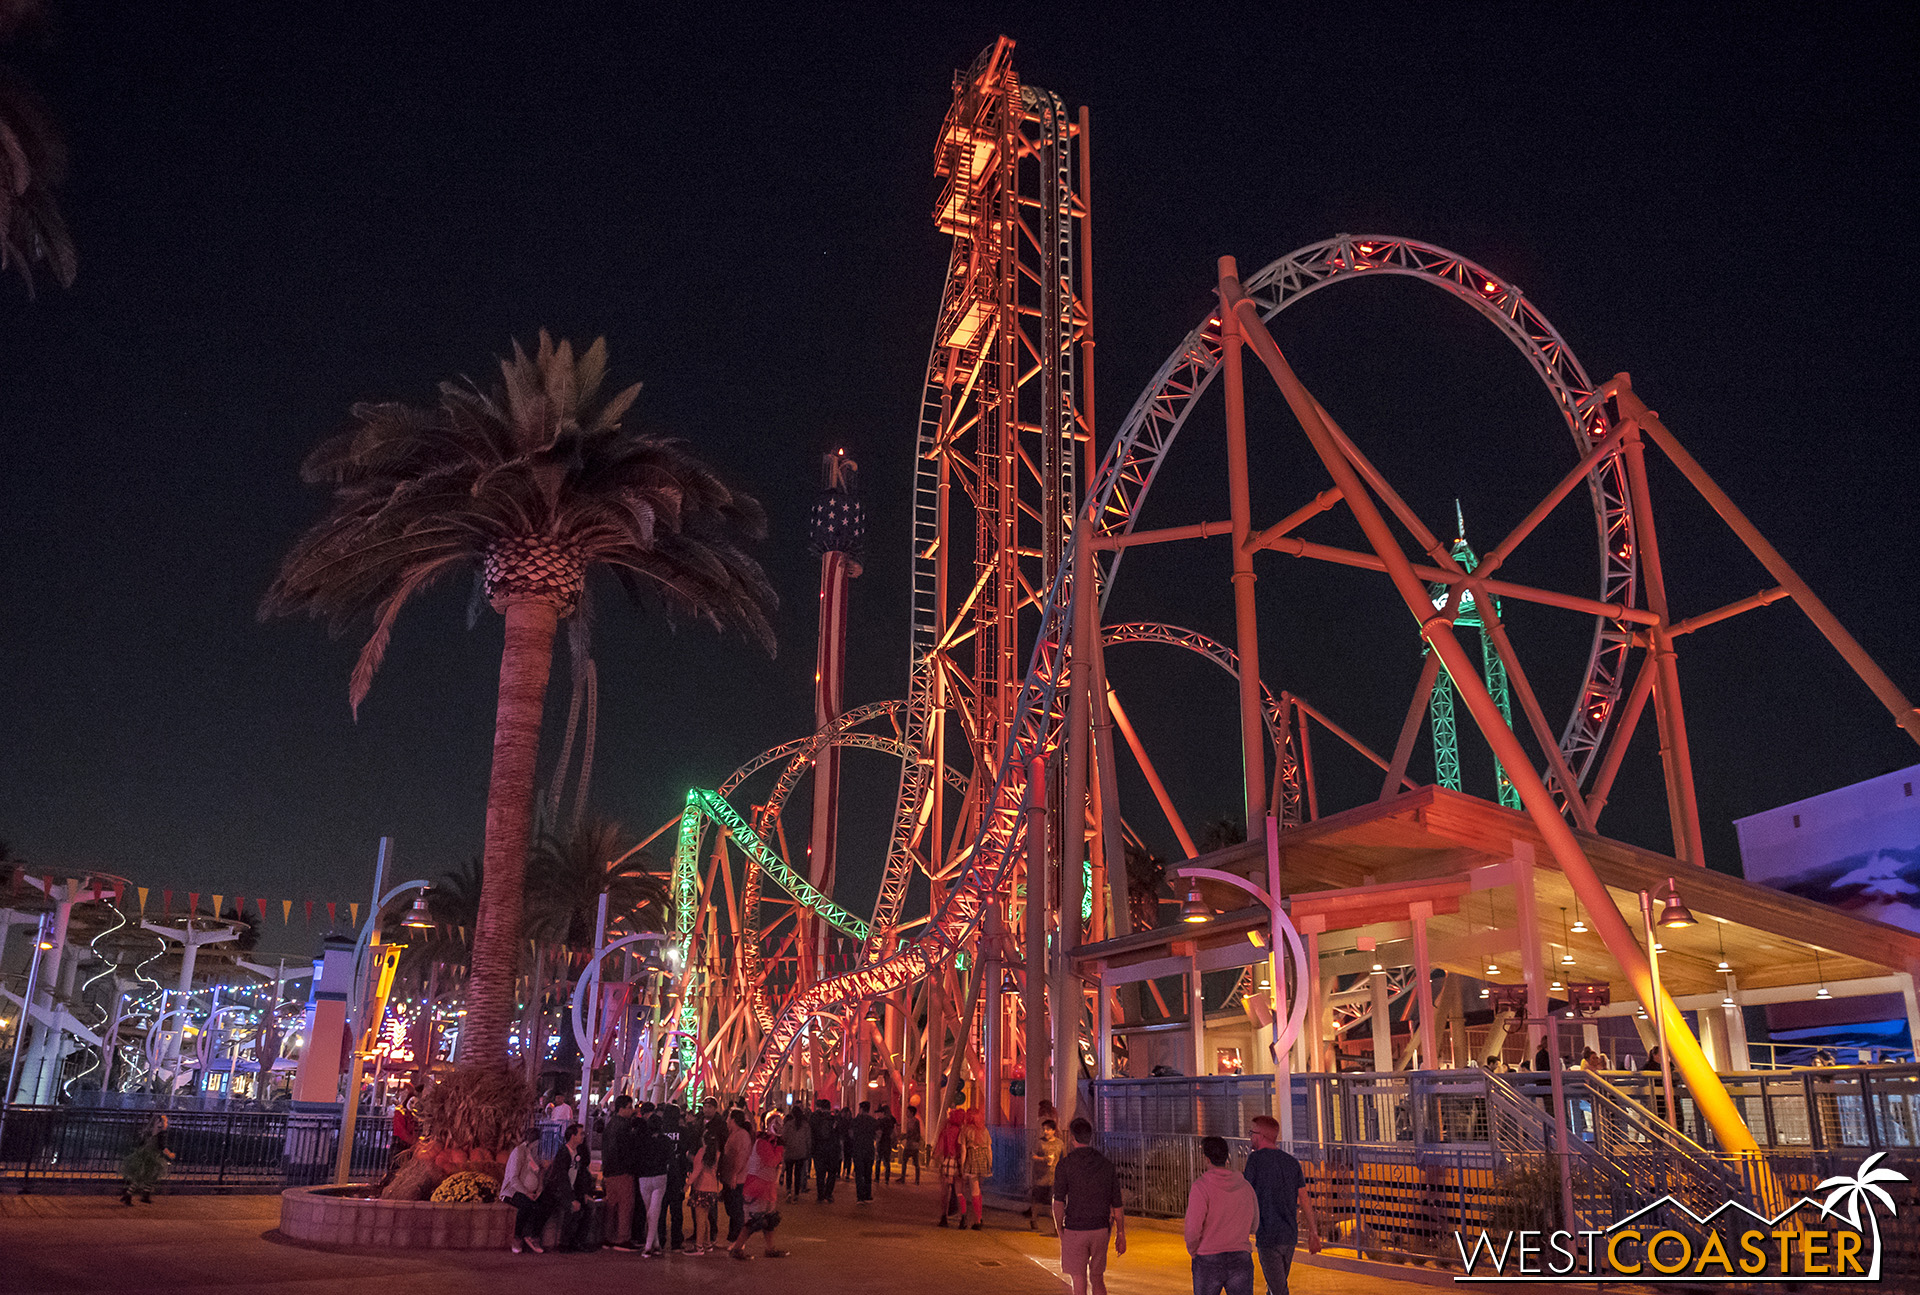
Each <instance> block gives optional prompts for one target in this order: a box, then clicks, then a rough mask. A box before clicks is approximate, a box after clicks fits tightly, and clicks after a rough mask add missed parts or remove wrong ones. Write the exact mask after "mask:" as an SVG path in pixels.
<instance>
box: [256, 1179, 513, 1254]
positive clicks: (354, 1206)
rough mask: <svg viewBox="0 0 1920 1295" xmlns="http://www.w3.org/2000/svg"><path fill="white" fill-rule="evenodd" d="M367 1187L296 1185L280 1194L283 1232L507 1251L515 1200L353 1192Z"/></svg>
mask: <svg viewBox="0 0 1920 1295" xmlns="http://www.w3.org/2000/svg"><path fill="white" fill-rule="evenodd" d="M366 1190H367V1188H365V1187H291V1188H288V1189H287V1190H286V1191H284V1192H282V1193H280V1235H281V1236H283V1237H285V1238H286V1239H287V1240H289V1241H299V1242H303V1243H305V1244H308V1245H320V1246H350V1247H352V1248H354V1249H367V1248H372V1249H395V1250H504V1249H506V1248H507V1242H508V1241H509V1240H510V1239H511V1238H512V1236H513V1207H512V1206H511V1205H500V1204H493V1205H477V1204H458V1205H453V1204H444V1205H443V1204H436V1203H435V1202H433V1201H383V1200H375V1199H372V1198H369V1197H365V1196H353V1195H348V1194H347V1193H351V1192H360V1191H366Z"/></svg>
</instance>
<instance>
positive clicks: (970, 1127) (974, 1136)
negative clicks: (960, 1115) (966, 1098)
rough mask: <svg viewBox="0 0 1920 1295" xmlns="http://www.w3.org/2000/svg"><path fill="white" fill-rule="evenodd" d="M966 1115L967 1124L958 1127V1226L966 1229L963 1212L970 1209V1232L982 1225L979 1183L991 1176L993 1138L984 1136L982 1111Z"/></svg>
mask: <svg viewBox="0 0 1920 1295" xmlns="http://www.w3.org/2000/svg"><path fill="white" fill-rule="evenodd" d="M966 1114H967V1121H966V1123H965V1124H963V1125H961V1127H960V1196H961V1206H962V1211H961V1214H960V1226H961V1227H965V1226H967V1216H966V1212H965V1211H966V1208H967V1207H969V1206H970V1207H971V1208H972V1210H973V1230H974V1231H975V1232H978V1231H979V1230H980V1229H981V1228H982V1227H983V1226H985V1224H984V1223H983V1221H982V1213H981V1204H980V1184H981V1183H982V1182H984V1181H985V1180H987V1179H988V1178H991V1177H993V1139H992V1138H990V1137H988V1136H987V1121H986V1116H985V1114H984V1113H983V1112H980V1111H968V1112H967V1113H966Z"/></svg>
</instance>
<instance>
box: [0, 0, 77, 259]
mask: <svg viewBox="0 0 1920 1295" xmlns="http://www.w3.org/2000/svg"><path fill="white" fill-rule="evenodd" d="M44 18H45V6H44V5H42V4H41V3H40V0H0V44H4V43H10V42H12V41H13V40H15V39H17V38H18V37H20V36H22V35H24V34H26V33H27V32H29V31H32V30H33V29H34V28H35V27H37V26H38V25H39V24H40V23H41V22H42V21H43V20H44ZM66 178H67V145H66V142H65V141H64V140H62V139H61V138H60V132H59V131H58V130H56V129H55V128H54V125H53V118H52V116H51V115H50V114H49V113H48V112H47V109H46V106H45V105H44V104H42V103H41V102H40V97H39V96H38V95H36V94H35V93H34V92H33V90H32V88H31V87H29V86H28V85H27V83H26V82H25V81H24V80H22V79H21V77H20V76H19V74H18V73H16V72H15V71H14V70H13V69H12V68H10V67H7V66H5V65H3V64H0V270H3V269H7V268H9V267H11V268H12V269H13V270H14V271H15V272H16V273H18V274H19V276H20V279H21V282H23V283H25V284H26V285H27V295H28V296H32V295H33V287H34V285H33V267H34V266H35V265H36V264H40V265H44V266H46V268H47V270H48V271H49V272H50V273H51V274H52V275H53V277H54V280H55V281H56V282H57V283H59V285H60V286H61V287H63V288H67V287H71V286H72V285H73V275H74V271H75V270H76V269H77V268H78V263H77V260H76V258H75V256H74V251H73V239H72V237H71V236H69V235H68V233H67V223H66V221H64V220H63V219H61V217H60V208H59V207H58V206H57V205H56V204H55V203H54V200H53V191H54V190H55V189H57V188H59V187H60V186H61V185H62V184H64V183H65V182H66Z"/></svg>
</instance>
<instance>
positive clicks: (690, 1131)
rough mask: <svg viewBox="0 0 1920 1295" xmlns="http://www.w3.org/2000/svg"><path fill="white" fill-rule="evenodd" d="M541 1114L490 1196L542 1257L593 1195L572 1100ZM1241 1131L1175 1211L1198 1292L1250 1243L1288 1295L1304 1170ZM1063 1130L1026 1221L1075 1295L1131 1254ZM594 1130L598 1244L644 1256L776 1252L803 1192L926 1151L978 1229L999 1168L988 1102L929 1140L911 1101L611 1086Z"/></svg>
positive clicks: (1099, 1286) (1269, 1131)
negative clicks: (1231, 1161) (732, 1099)
mask: <svg viewBox="0 0 1920 1295" xmlns="http://www.w3.org/2000/svg"><path fill="white" fill-rule="evenodd" d="M552 1109H553V1110H554V1111H561V1112H562V1113H563V1115H564V1117H565V1118H566V1121H567V1122H566V1124H565V1127H564V1130H563V1134H562V1138H561V1145H560V1147H559V1149H558V1150H557V1151H556V1152H555V1153H554V1154H553V1155H552V1156H551V1157H549V1158H545V1159H543V1158H542V1157H541V1155H540V1143H541V1130H540V1129H539V1128H538V1127H535V1128H529V1129H528V1130H527V1131H526V1133H525V1134H524V1135H523V1137H522V1139H521V1141H520V1144H519V1145H518V1146H517V1147H516V1148H515V1149H514V1150H513V1152H512V1154H511V1155H510V1156H509V1157H508V1160H507V1166H506V1179H505V1182H504V1183H503V1184H502V1187H501V1198H502V1199H503V1200H505V1201H506V1202H507V1203H508V1204H510V1205H512V1206H513V1207H514V1210H515V1218H514V1229H513V1242H512V1248H513V1251H514V1253H515V1254H519V1253H522V1252H523V1251H531V1252H533V1253H536V1254H539V1253H544V1252H545V1248H544V1247H543V1244H542V1241H541V1238H542V1235H543V1233H547V1232H549V1231H552V1232H555V1233H557V1245H558V1246H559V1248H561V1249H563V1250H571V1249H577V1248H580V1247H581V1243H582V1241H583V1240H584V1239H585V1236H586V1229H585V1224H586V1222H587V1220H588V1218H589V1217H590V1209H591V1205H590V1202H591V1198H592V1197H593V1195H594V1192H595V1182H594V1175H593V1169H592V1165H591V1164H590V1154H589V1152H588V1150H587V1130H586V1129H585V1128H584V1127H583V1126H582V1125H581V1124H580V1123H579V1122H578V1121H576V1120H574V1119H572V1116H573V1113H574V1112H573V1108H572V1107H571V1106H564V1107H563V1106H555V1107H554V1108H552ZM550 1113H551V1112H550ZM1248 1133H1249V1136H1250V1139H1251V1141H1252V1144H1253V1150H1252V1152H1251V1153H1250V1154H1249V1155H1248V1156H1247V1159H1246V1164H1245V1167H1244V1168H1243V1169H1240V1170H1234V1169H1231V1168H1229V1167H1228V1158H1229V1149H1228V1146H1227V1143H1226V1141H1225V1140H1224V1139H1222V1138H1219V1137H1208V1138H1204V1139H1202V1140H1201V1143H1200V1150H1201V1153H1202V1154H1203V1155H1204V1156H1205V1157H1206V1160H1207V1162H1208V1164H1209V1166H1210V1167H1209V1168H1208V1169H1207V1170H1206V1171H1205V1172H1204V1173H1202V1174H1201V1175H1200V1177H1199V1178H1198V1179H1197V1180H1195V1182H1194V1183H1193V1186H1192V1189H1191V1191H1190V1192H1189V1195H1188V1201H1187V1211H1186V1220H1185V1236H1186V1245H1187V1251H1188V1254H1189V1255H1190V1257H1191V1261H1192V1276H1193V1288H1194V1295H1252V1292H1253V1284H1254V1272H1255V1270H1254V1261H1253V1255H1254V1253H1255V1252H1256V1251H1257V1252H1258V1254H1259V1256H1260V1268H1261V1270H1262V1271H1264V1272H1265V1274H1266V1279H1267V1286H1268V1289H1269V1292H1270V1295H1286V1291H1287V1278H1288V1274H1289V1271H1290V1269H1291V1267H1292V1261H1293V1251H1294V1246H1295V1244H1296V1242H1297V1240H1298V1235H1299V1209H1300V1207H1301V1206H1302V1205H1303V1204H1304V1202H1305V1199H1306V1178H1305V1175H1304V1173H1303V1172H1302V1170H1301V1167H1300V1162H1299V1161H1297V1160H1295V1159H1294V1158H1293V1157H1292V1156H1291V1155H1289V1154H1288V1153H1287V1152H1286V1151H1284V1150H1282V1149H1281V1148H1280V1146H1279V1138H1280V1126H1279V1124H1278V1123H1277V1122H1276V1121H1275V1120H1273V1119H1272V1118H1270V1117H1268V1116H1258V1117H1256V1118H1255V1119H1254V1120H1253V1121H1252V1122H1251V1124H1250V1127H1249V1129H1248ZM1067 1135H1068V1136H1067V1137H1066V1138H1064V1139H1063V1138H1062V1137H1061V1136H1060V1130H1059V1128H1058V1124H1057V1122H1056V1120H1055V1119H1054V1118H1052V1113H1051V1110H1050V1108H1049V1109H1048V1110H1047V1111H1045V1112H1043V1118H1042V1119H1041V1121H1040V1137H1039V1139H1038V1141H1037V1142H1036V1143H1035V1144H1034V1146H1033V1149H1032V1151H1031V1166H1030V1170H1031V1172H1030V1175H1029V1178H1030V1182H1031V1185H1032V1195H1031V1198H1030V1203H1029V1207H1028V1210H1027V1216H1026V1217H1027V1220H1028V1226H1029V1227H1033V1228H1037V1227H1039V1226H1040V1224H1041V1222H1042V1220H1043V1219H1046V1220H1050V1221H1051V1223H1052V1225H1053V1231H1054V1233H1055V1235H1056V1236H1057V1237H1058V1238H1059V1244H1060V1266H1061V1271H1062V1273H1063V1275H1064V1276H1065V1277H1066V1279H1067V1280H1068V1281H1069V1282H1070V1283H1071V1285H1072V1288H1073V1292H1074V1295H1106V1277H1105V1274H1106V1268H1107V1260H1108V1255H1109V1254H1110V1253H1111V1254H1117V1255H1124V1254H1125V1253H1126V1251H1127V1233H1126V1212H1125V1210H1124V1209H1123V1207H1122V1202H1121V1193H1120V1178H1119V1174H1118V1171H1117V1170H1116V1169H1115V1167H1114V1165H1113V1163H1112V1162H1111V1161H1110V1160H1108V1159H1107V1158H1106V1156H1105V1155H1103V1154H1102V1153H1101V1152H1100V1151H1099V1150H1097V1149H1096V1148H1095V1147H1094V1146H1093V1125H1092V1124H1091V1123H1090V1122H1088V1121H1087V1120H1086V1119H1085V1118H1077V1119H1074V1120H1072V1121H1071V1122H1070V1123H1069V1124H1068V1126H1067ZM599 1142H600V1181H599V1193H600V1197H601V1201H602V1205H601V1217H600V1235H601V1239H602V1242H603V1244H605V1245H606V1246H607V1247H609V1248H611V1249H613V1250H619V1251H627V1252H632V1253H637V1254H639V1255H640V1256H641V1257H642V1258H652V1257H655V1256H661V1255H665V1254H669V1253H674V1252H678V1253H681V1254H687V1255H712V1254H720V1253H722V1252H724V1253H726V1254H728V1255H730V1256H731V1257H733V1258H735V1259H741V1260H745V1259H748V1258H750V1257H751V1255H750V1254H749V1251H748V1244H749V1242H750V1240H751V1239H752V1238H753V1237H754V1236H755V1235H756V1234H758V1235H759V1236H760V1237H761V1238H762V1249H761V1251H760V1253H761V1254H762V1256H764V1257H765V1258H769V1259H779V1258H784V1257H785V1255H786V1253H787V1252H786V1251H784V1250H782V1249H780V1248H779V1247H778V1245H777V1243H776V1241H775V1234H776V1233H777V1231H778V1229H779V1227H780V1206H781V1205H782V1204H783V1203H785V1204H792V1203H794V1202H796V1201H798V1200H800V1198H801V1197H802V1196H803V1195H804V1194H805V1193H806V1192H807V1191H808V1190H809V1187H811V1190H812V1191H813V1195H814V1200H815V1201H816V1202H818V1203H820V1204H823V1205H830V1204H833V1203H834V1199H835V1196H836V1194H837V1192H838V1191H839V1189H840V1188H841V1186H842V1185H843V1183H844V1182H845V1181H846V1180H847V1179H848V1178H851V1179H852V1182H853V1192H854V1197H853V1203H854V1205H855V1206H856V1207H858V1206H861V1205H865V1204H868V1203H870V1202H871V1201H872V1200H873V1198H874V1185H875V1182H876V1181H878V1182H880V1183H883V1184H888V1183H892V1182H894V1181H895V1175H896V1173H897V1175H898V1181H899V1182H900V1183H903V1184H904V1183H905V1182H906V1181H907V1172H908V1170H909V1169H911V1170H912V1171H913V1180H914V1182H915V1183H916V1184H917V1183H919V1182H920V1181H921V1176H922V1170H923V1163H924V1162H925V1161H929V1160H930V1161H931V1167H932V1169H933V1172H934V1173H935V1174H937V1175H938V1177H937V1179H936V1183H937V1185H938V1187H939V1196H940V1203H941V1208H940V1216H939V1219H938V1223H937V1225H938V1226H940V1227H951V1226H958V1227H961V1228H972V1229H975V1230H978V1229H980V1228H982V1227H983V1226H984V1219H983V1211H982V1202H981V1187H982V1184H983V1183H984V1182H985V1181H986V1180H987V1179H988V1178H990V1177H991V1176H992V1174H993V1143H992V1140H991V1138H990V1137H989V1136H988V1133H987V1129H986V1125H985V1121H984V1119H983V1117H982V1113H981V1112H980V1111H979V1110H977V1109H974V1108H967V1107H960V1108H956V1109H954V1110H952V1111H950V1112H949V1113H948V1114H947V1116H946V1118H945V1120H944V1121H942V1122H941V1124H940V1128H939V1131H938V1133H937V1134H936V1135H935V1136H934V1137H933V1138H932V1139H928V1138H927V1136H926V1133H925V1130H924V1129H923V1127H922V1125H921V1121H920V1112H919V1110H918V1108H917V1107H912V1106H910V1107H908V1109H907V1111H906V1114H905V1115H904V1116H903V1117H900V1118H896V1117H895V1116H894V1115H893V1113H892V1111H891V1110H890V1109H889V1108H888V1107H886V1106H884V1105H882V1106H880V1107H879V1109H878V1110H877V1111H876V1110H875V1109H874V1106H873V1104H872V1103H868V1102H861V1103H860V1104H859V1105H858V1106H857V1107H855V1108H852V1109H848V1108H839V1109H836V1108H835V1107H834V1106H833V1104H832V1103H831V1102H830V1101H828V1100H826V1099H824V1098H822V1099H820V1100H818V1101H816V1102H815V1103H814V1104H813V1106H812V1108H811V1109H809V1108H807V1107H805V1106H803V1105H802V1104H801V1103H799V1102H795V1103H794V1104H793V1105H792V1106H791V1107H790V1108H788V1109H787V1110H785V1111H769V1112H767V1113H766V1114H764V1115H763V1116H761V1117H759V1118H758V1119H757V1120H756V1119H755V1118H754V1116H753V1115H751V1114H750V1113H749V1112H748V1110H747V1109H746V1108H745V1107H743V1106H737V1105H736V1106H731V1107H727V1108H726V1109H724V1110H723V1109H722V1108H721V1106H720V1103H719V1102H718V1101H716V1100H715V1099H713V1098H708V1099H706V1100H705V1101H704V1102H703V1103H702V1104H701V1107H700V1109H699V1110H697V1111H693V1112H687V1111H683V1110H682V1109H681V1108H680V1107H678V1106H674V1105H661V1106H656V1105H654V1104H653V1103H652V1102H641V1103H639V1104H638V1105H636V1104H635V1103H634V1100H633V1099H632V1098H631V1097H628V1096H624V1095H623V1096H619V1097H616V1098H614V1099H613V1103H612V1106H611V1111H610V1113H609V1114H608V1116H607V1118H606V1119H605V1121H604V1123H603V1124H602V1126H601V1128H600V1134H599ZM555 1219H557V1220H558V1223H557V1225H555V1224H554V1223H553V1221H554V1220H555Z"/></svg>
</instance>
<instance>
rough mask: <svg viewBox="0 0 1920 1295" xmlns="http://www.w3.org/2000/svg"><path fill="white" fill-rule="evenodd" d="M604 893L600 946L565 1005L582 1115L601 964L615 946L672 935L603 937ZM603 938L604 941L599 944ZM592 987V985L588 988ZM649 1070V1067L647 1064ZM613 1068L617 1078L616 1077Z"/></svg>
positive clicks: (645, 933)
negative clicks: (575, 1051)
mask: <svg viewBox="0 0 1920 1295" xmlns="http://www.w3.org/2000/svg"><path fill="white" fill-rule="evenodd" d="M606 929H607V927H606V896H605V895H602V896H601V897H600V918H599V933H598V936H597V938H596V940H595V943H596V944H598V945H599V947H598V948H597V949H596V950H595V951H594V955H593V957H592V958H591V959H589V960H588V962H587V965H586V966H585V967H583V968H581V970H580V975H579V976H578V977H576V978H575V980H574V982H573V999H572V1002H571V1003H569V1004H568V1007H569V1014H570V1015H571V1016H572V1018H573V1041H574V1042H575V1043H577V1044H578V1045H579V1046H580V1101H579V1103H578V1105H577V1107H576V1109H578V1110H579V1111H580V1112H581V1113H582V1114H583V1115H584V1114H585V1112H586V1106H587V1082H588V1080H589V1079H591V1078H592V1076H593V1054H594V1050H595V1047H596V1046H597V1044H598V1042H599V1032H600V1024H601V1022H600V993H599V986H600V964H601V963H602V962H603V961H605V959H606V956H607V955H608V954H609V953H612V952H613V951H614V950H615V949H624V948H627V947H628V946H630V945H634V944H639V943H641V942H643V941H648V942H654V941H662V940H668V941H670V940H671V939H672V938H673V937H672V936H671V935H668V934H666V933H665V932H663V931H641V932H640V933H639V934H637V935H623V936H621V937H620V938H619V939H617V940H611V941H608V940H607V939H606ZM602 941H605V942H604V943H602ZM589 986H591V988H589ZM649 1069H651V1066H649ZM617 1070H618V1068H617V1067H616V1077H617Z"/></svg>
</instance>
